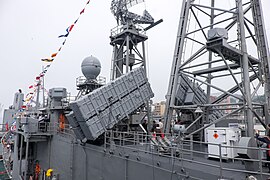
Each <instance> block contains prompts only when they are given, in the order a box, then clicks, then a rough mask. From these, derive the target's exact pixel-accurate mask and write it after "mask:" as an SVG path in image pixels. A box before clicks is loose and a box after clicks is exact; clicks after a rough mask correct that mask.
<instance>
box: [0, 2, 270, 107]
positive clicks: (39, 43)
mask: <svg viewBox="0 0 270 180" xmlns="http://www.w3.org/2000/svg"><path fill="white" fill-rule="evenodd" d="M218 1H220V0H218ZM262 2H263V4H264V8H268V9H269V7H270V1H269V0H262ZM85 3H86V0H46V1H44V0H24V1H22V0H0V26H1V28H0V60H1V64H2V65H1V66H0V82H1V88H0V103H2V104H4V107H8V106H9V105H11V104H12V102H13V94H14V93H15V92H16V91H17V90H18V89H19V88H21V89H22V90H23V92H24V93H25V94H26V93H27V92H29V89H28V87H29V86H30V85H32V84H33V83H34V80H35V77H36V76H37V75H38V74H39V73H40V71H41V68H42V65H46V63H43V62H41V61H40V59H41V58H46V57H49V56H50V55H51V54H52V53H54V52H56V51H57V49H58V48H59V47H60V45H61V43H62V41H63V39H59V38H57V37H58V36H59V35H61V34H64V33H65V29H66V28H67V27H68V26H69V25H71V24H72V23H73V22H74V21H75V20H76V18H77V17H78V15H79V12H80V11H81V10H82V9H83V7H84V5H85ZM110 4H111V1H110V0H106V1H105V0H91V2H90V4H89V6H87V8H86V10H85V13H84V14H83V15H82V16H81V18H80V20H79V21H78V23H77V24H76V25H75V27H74V29H73V30H72V32H71V34H70V35H69V37H68V39H67V42H66V44H65V46H64V47H63V49H62V51H61V52H60V54H59V55H58V56H57V58H56V59H55V61H54V62H53V63H52V65H51V68H50V69H49V71H48V72H47V74H46V80H45V81H46V85H45V87H46V88H47V89H50V88H52V87H66V88H67V89H68V91H69V92H71V93H72V94H73V95H75V94H76V87H75V79H76V77H78V76H81V75H82V73H81V70H80V66H81V62H82V60H83V59H84V58H85V57H87V56H89V55H93V56H95V57H97V58H98V59H99V60H100V61H101V64H102V70H101V75H102V76H105V77H106V78H107V80H109V74H110V64H111V57H112V47H111V46H110V44H109V43H110V39H109V35H110V29H111V28H113V27H115V26H116V21H115V19H114V17H113V15H112V14H111V12H110ZM181 4H182V1H181V0H167V1H165V0H147V1H146V3H143V4H142V5H141V10H140V11H138V12H137V13H142V11H143V10H144V8H145V7H146V8H147V10H148V11H149V12H150V14H151V15H152V16H153V17H154V18H155V19H156V20H158V19H160V18H163V20H164V22H163V23H162V24H160V25H158V26H157V27H155V28H153V29H151V30H149V32H148V36H149V40H148V42H147V46H146V47H147V49H148V55H147V57H148V62H147V65H148V66H149V79H150V83H151V86H152V89H153V91H154V93H155V98H154V101H155V102H157V101H160V100H165V94H166V91H167V86H168V79H169V74H170V68H171V63H172V57H173V51H174V46H175V40H176V33H177V27H178V21H179V15H180V11H181ZM264 14H265V22H266V29H267V31H268V36H270V35H269V31H270V23H269V22H270V19H269V18H270V16H269V15H270V13H269V12H266V11H265V12H264Z"/></svg>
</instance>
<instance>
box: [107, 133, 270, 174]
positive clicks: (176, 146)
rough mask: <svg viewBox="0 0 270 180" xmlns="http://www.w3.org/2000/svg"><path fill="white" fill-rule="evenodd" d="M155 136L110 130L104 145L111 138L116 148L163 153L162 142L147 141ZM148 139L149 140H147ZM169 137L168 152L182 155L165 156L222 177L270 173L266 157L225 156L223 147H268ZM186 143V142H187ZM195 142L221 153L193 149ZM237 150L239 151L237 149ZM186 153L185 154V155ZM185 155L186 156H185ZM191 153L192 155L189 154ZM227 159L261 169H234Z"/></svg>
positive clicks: (258, 148) (255, 149)
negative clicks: (210, 169) (213, 159)
mask: <svg viewBox="0 0 270 180" xmlns="http://www.w3.org/2000/svg"><path fill="white" fill-rule="evenodd" d="M153 138H155V137H153V136H151V135H147V134H145V133H141V132H140V133H135V132H118V131H110V132H107V133H105V142H104V143H105V144H104V146H105V147H106V148H110V145H111V144H110V140H111V141H119V142H120V143H117V142H116V143H114V147H116V148H124V149H125V148H126V149H130V150H136V151H137V152H144V153H151V154H153V155H161V153H162V151H160V148H162V147H163V146H162V145H161V144H154V143H153V142H152V141H147V140H149V139H153ZM146 139H147V140H146ZM168 139H170V143H171V144H170V145H168V146H167V147H166V148H167V151H168V152H177V151H178V152H180V153H181V154H182V155H181V156H179V157H175V156H173V155H168V154H170V153H168V154H167V155H166V154H164V156H166V157H168V158H171V159H172V161H173V160H180V161H182V162H192V163H195V164H200V165H205V166H209V167H213V168H217V169H219V170H220V177H222V176H223V172H224V171H230V172H244V173H253V174H257V175H261V176H262V175H269V173H266V172H263V167H262V164H263V163H267V162H268V161H266V160H265V159H262V158H258V159H254V158H250V159H245V158H242V157H224V156H223V155H222V153H221V152H222V148H232V149H235V150H239V149H246V150H252V151H253V150H254V151H258V153H262V152H263V151H266V150H268V149H267V148H261V147H241V146H228V145H223V144H216V143H209V142H203V141H194V140H192V139H191V140H187V139H185V140H180V142H179V143H174V141H173V137H171V136H168ZM185 143H186V144H185ZM194 144H201V145H205V146H204V147H206V146H207V145H214V146H218V147H219V148H218V149H219V153H217V154H213V153H209V152H208V151H204V150H206V148H203V150H198V149H195V150H194V149H193V145H194ZM134 145H141V146H146V147H152V148H149V149H148V148H138V147H137V146H134ZM153 148H154V149H156V151H154V152H153V151H152V149H153ZM236 152H237V151H236ZM184 154H185V155H184ZM183 155H184V156H183ZM189 155H190V156H189ZM202 156H211V157H216V158H217V159H220V161H219V162H220V163H219V164H211V161H209V163H207V162H203V161H200V160H199V159H198V158H195V159H194V157H202ZM224 158H225V159H227V160H232V163H234V162H237V161H246V162H254V163H259V169H260V171H250V170H249V171H248V170H245V168H244V165H242V166H240V167H239V168H236V169H232V168H230V167H228V166H225V165H226V164H225V163H224V162H223V161H222V159H224Z"/></svg>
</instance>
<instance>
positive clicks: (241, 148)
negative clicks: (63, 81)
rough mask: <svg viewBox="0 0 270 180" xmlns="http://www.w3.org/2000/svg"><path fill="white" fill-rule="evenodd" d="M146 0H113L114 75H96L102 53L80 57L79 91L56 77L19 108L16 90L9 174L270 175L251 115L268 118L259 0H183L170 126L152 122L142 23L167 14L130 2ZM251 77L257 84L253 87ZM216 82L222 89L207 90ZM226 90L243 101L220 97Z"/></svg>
mask: <svg viewBox="0 0 270 180" xmlns="http://www.w3.org/2000/svg"><path fill="white" fill-rule="evenodd" d="M140 2H143V1H137V0H113V1H112V4H111V11H112V13H113V15H114V16H115V18H116V20H117V23H118V26H117V27H116V28H114V29H112V31H111V36H110V39H111V42H110V44H111V45H112V46H113V57H112V68H111V81H110V82H108V83H105V79H104V78H102V77H100V76H99V73H100V69H101V63H100V62H99V60H98V59H97V58H96V57H94V56H90V57H87V58H85V59H84V60H83V62H82V64H81V67H82V73H83V74H84V77H80V78H78V79H77V83H76V84H77V88H78V90H79V92H78V94H77V96H76V97H75V98H74V99H73V100H71V98H70V97H69V95H68V93H67V89H66V88H63V87H57V88H52V89H50V90H49V95H48V99H47V103H46V104H45V103H44V105H43V106H42V107H40V106H39V102H37V105H36V107H37V108H35V107H33V108H28V109H27V107H24V108H23V109H22V108H21V107H22V106H23V99H24V98H23V94H22V93H21V92H19V93H16V95H15V100H14V104H13V107H12V108H11V109H10V110H7V111H6V113H5V116H4V122H7V123H8V124H9V125H10V126H11V127H12V128H11V130H9V131H7V132H6V133H5V135H4V136H3V138H2V144H3V150H4V154H3V159H4V163H5V167H6V169H7V171H8V174H9V176H10V178H12V179H24V180H26V179H42V180H45V179H54V180H56V179H60V180H62V179H63V180H66V179H71V180H72V179H74V180H75V179H85V180H88V179H97V180H98V179H104V180H127V179H128V180H138V179H142V180H144V179H145V180H146V179H147V180H148V179H152V180H165V179H166V180H167V179H170V180H177V179H246V178H255V179H267V177H269V176H270V174H269V173H268V172H267V170H268V169H267V168H266V167H265V164H266V163H267V161H266V160H265V154H264V153H263V152H265V150H266V148H264V147H263V146H259V145H261V144H258V143H257V142H256V141H255V139H254V138H253V136H254V132H253V130H254V124H256V123H257V122H258V123H261V124H262V126H264V127H266V124H268V119H269V118H268V117H269V115H268V109H269V97H268V96H269V87H268V86H270V82H269V78H270V77H269V49H268V44H267V38H266V35H265V29H264V23H263V18H262V17H263V15H262V10H261V6H262V5H261V1H260V0H246V1H244V0H243V1H242V0H235V1H231V2H234V5H235V6H234V7H233V8H229V7H227V6H221V4H219V2H218V1H215V0H210V1H203V2H201V1H197V0H183V4H182V11H181V15H180V21H179V30H178V34H177V40H176V46H175V51H174V55H173V64H172V69H171V75H170V82H169V87H168V94H167V96H166V98H167V102H166V113H165V116H164V125H165V127H164V131H165V132H164V133H163V132H162V133H160V134H159V133H157V132H156V131H155V129H153V131H152V130H150V129H151V128H152V126H153V124H154V122H153V121H152V117H151V111H150V109H151V108H150V107H149V106H150V105H149V104H150V103H149V101H150V99H151V98H152V97H153V96H154V93H153V92H152V89H151V86H150V83H149V82H148V78H147V72H146V55H145V54H146V52H145V45H144V43H145V41H146V40H147V39H148V37H147V36H146V34H145V31H147V30H148V29H150V28H152V27H154V26H156V25H157V24H159V23H160V22H162V20H159V21H156V22H155V21H154V19H153V17H152V16H151V15H150V13H149V12H147V11H144V14H143V15H142V16H140V15H137V14H135V13H132V12H130V11H129V8H130V7H131V6H133V5H136V4H138V3H140ZM225 4H226V3H225ZM205 17H207V18H205ZM206 19H208V20H206ZM190 22H194V23H195V24H196V26H195V28H194V29H192V28H189V27H190V24H191V23H190ZM144 24H146V25H147V26H146V27H143V25H144ZM251 27H252V28H251ZM197 34H198V35H197ZM248 40H250V41H252V43H253V46H256V50H255V53H254V52H253V51H252V52H250V51H249V50H250V49H249V48H248V46H247V44H248V43H247V41H248ZM187 51H191V52H192V53H186V52H187ZM224 78H225V79H224ZM226 78H228V79H230V80H228V79H226ZM216 79H218V80H216ZM220 79H221V80H220ZM221 81H224V82H226V83H227V82H228V86H229V87H227V86H223V85H224V83H221ZM250 84H252V85H253V86H254V87H255V88H253V90H252V91H251V87H250ZM226 85H227V84H226ZM262 85H263V87H264V91H265V96H266V101H265V103H254V102H253V101H252V97H253V96H255V95H256V94H257V93H259V91H260V89H261V86H262ZM226 87H227V88H226ZM213 89H214V90H215V91H216V90H218V91H220V92H221V93H222V94H219V96H218V97H216V98H215V99H214V100H211V94H212V92H213ZM238 93H241V94H240V95H239V94H238ZM228 97H233V98H235V99H237V101H236V102H235V103H233V104H232V103H226V102H224V101H225V100H226V99H227V98H228ZM258 109H261V110H263V111H261V112H263V113H259V111H258ZM239 112H241V115H242V114H243V115H244V116H243V117H244V118H243V120H242V121H241V122H243V123H242V125H243V128H241V123H240V121H238V119H236V120H235V114H236V113H239ZM12 115H14V116H15V117H14V118H15V120H16V124H15V123H12V119H13V117H12ZM238 115H239V114H238ZM253 117H256V119H255V118H253ZM145 120H147V121H148V125H147V126H144V125H143V123H144V122H145ZM224 121H225V123H223V124H222V125H220V124H219V123H221V122H224ZM232 122H233V123H232ZM11 124H12V125H11Z"/></svg>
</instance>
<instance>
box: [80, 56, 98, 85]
mask: <svg viewBox="0 0 270 180" xmlns="http://www.w3.org/2000/svg"><path fill="white" fill-rule="evenodd" d="M81 69H82V73H83V75H84V76H85V77H86V78H87V79H88V80H89V79H96V78H97V76H98V75H99V73H100V70H101V65H100V61H99V60H98V59H97V58H96V57H94V56H90V57H86V58H85V59H84V60H83V62H82V65H81Z"/></svg>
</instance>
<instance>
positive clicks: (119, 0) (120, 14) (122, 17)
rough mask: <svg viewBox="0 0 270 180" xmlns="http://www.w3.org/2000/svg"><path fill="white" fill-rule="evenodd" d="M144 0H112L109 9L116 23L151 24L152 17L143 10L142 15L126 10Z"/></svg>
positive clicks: (152, 21)
mask: <svg viewBox="0 0 270 180" xmlns="http://www.w3.org/2000/svg"><path fill="white" fill-rule="evenodd" d="M142 2H144V0H113V1H112V3H111V11H112V13H113V15H114V16H115V18H116V20H117V24H118V25H120V24H121V25H126V24H131V23H133V24H152V23H154V18H153V17H152V16H151V15H150V14H149V12H147V11H146V10H144V12H143V15H142V16H141V15H138V14H135V13H132V12H130V11H128V9H129V8H130V7H132V6H134V5H137V4H139V3H142Z"/></svg>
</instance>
